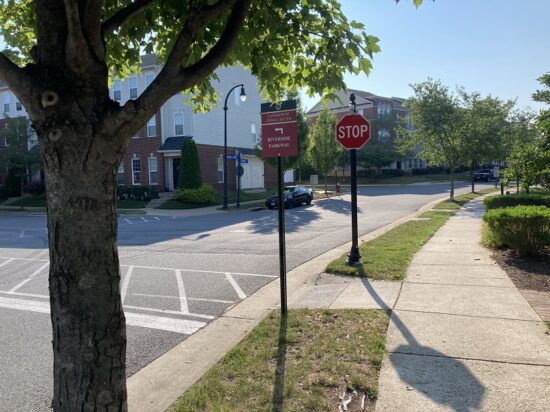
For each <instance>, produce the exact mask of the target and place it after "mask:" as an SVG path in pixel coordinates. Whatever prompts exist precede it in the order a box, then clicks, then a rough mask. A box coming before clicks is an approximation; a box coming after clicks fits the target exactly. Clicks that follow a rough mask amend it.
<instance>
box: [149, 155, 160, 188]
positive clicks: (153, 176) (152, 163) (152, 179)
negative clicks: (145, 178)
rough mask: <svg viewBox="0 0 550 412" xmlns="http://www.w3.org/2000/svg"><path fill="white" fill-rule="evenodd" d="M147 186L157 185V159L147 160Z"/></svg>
mask: <svg viewBox="0 0 550 412" xmlns="http://www.w3.org/2000/svg"><path fill="white" fill-rule="evenodd" d="M149 184H150V185H158V184H159V181H158V168H157V158H156V157H150V158H149Z"/></svg>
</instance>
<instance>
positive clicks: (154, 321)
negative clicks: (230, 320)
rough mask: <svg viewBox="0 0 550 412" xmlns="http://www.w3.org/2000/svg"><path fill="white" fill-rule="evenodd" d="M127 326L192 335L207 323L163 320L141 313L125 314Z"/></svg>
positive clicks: (187, 320)
mask: <svg viewBox="0 0 550 412" xmlns="http://www.w3.org/2000/svg"><path fill="white" fill-rule="evenodd" d="M124 316H125V317H126V324H127V325H131V326H140V327H142V328H149V329H159V330H166V331H169V332H176V333H182V334H184V335H191V334H193V333H195V332H196V331H197V330H199V329H200V328H202V327H203V326H204V325H206V323H205V322H201V321H198V320H189V319H176V318H161V317H160V316H151V315H144V314H141V313H125V314H124Z"/></svg>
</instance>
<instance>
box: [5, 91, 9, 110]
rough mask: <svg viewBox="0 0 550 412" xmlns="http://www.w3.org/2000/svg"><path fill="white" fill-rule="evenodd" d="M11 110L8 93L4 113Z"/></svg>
mask: <svg viewBox="0 0 550 412" xmlns="http://www.w3.org/2000/svg"><path fill="white" fill-rule="evenodd" d="M9 111H10V95H9V94H6V95H5V96H4V113H8V112H9Z"/></svg>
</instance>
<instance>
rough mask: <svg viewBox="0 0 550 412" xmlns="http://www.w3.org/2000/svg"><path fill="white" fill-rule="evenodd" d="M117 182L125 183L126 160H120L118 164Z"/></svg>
mask: <svg viewBox="0 0 550 412" xmlns="http://www.w3.org/2000/svg"><path fill="white" fill-rule="evenodd" d="M116 184H117V185H124V162H120V164H119V165H118V172H117V175H116Z"/></svg>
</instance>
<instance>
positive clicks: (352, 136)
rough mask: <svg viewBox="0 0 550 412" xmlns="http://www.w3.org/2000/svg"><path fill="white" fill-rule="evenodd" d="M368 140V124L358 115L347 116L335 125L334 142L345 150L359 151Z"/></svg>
mask: <svg viewBox="0 0 550 412" xmlns="http://www.w3.org/2000/svg"><path fill="white" fill-rule="evenodd" d="M369 139H370V123H369V121H368V120H367V119H365V118H364V117H363V116H361V115H360V114H348V115H347V116H344V117H343V118H342V119H341V120H340V121H339V122H338V123H337V124H336V141H337V142H338V143H340V144H341V145H342V146H343V147H344V148H345V149H361V148H362V147H363V145H364V144H365V143H367V141H368V140H369Z"/></svg>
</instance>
